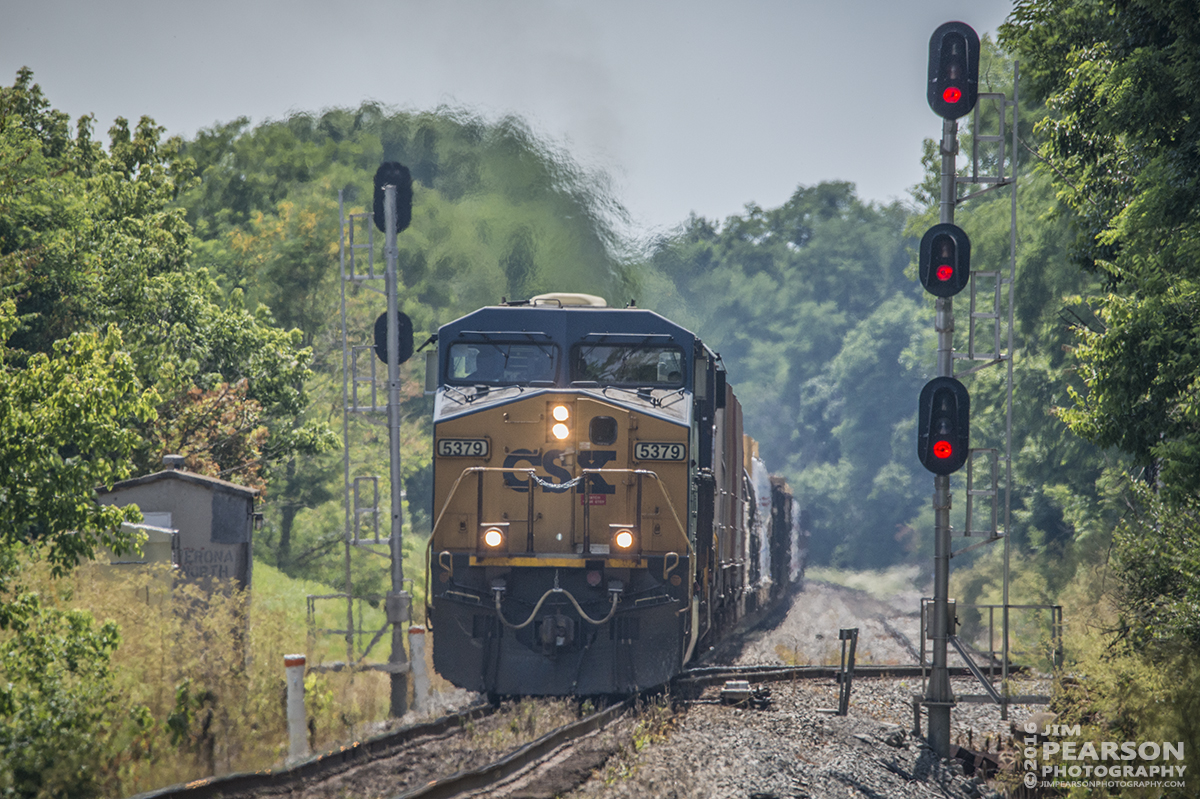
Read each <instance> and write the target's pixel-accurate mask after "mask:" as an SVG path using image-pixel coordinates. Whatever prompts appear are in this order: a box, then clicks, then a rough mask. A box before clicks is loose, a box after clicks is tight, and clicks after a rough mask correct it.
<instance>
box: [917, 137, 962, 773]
mask: <svg viewBox="0 0 1200 799" xmlns="http://www.w3.org/2000/svg"><path fill="white" fill-rule="evenodd" d="M957 155H958V121H957V120H954V119H944V120H943V121H942V198H941V205H940V209H941V214H940V216H941V219H940V220H939V221H941V222H949V223H953V222H954V203H955V200H956V195H957V188H956V186H955V180H956V175H955V158H956V156H957ZM936 314H937V315H936V321H935V329H936V330H937V336H938V349H937V373H938V376H939V377H953V376H954V355H953V353H954V301H953V299H952V298H950V297H939V298H938V299H937V310H936ZM933 519H934V521H933V534H934V545H933V668H932V669H931V670H930V675H929V684H928V686H927V688H926V691H925V707H926V709H927V712H928V714H929V745H930V746H931V747H932V748H933V751H934V752H936V753H937V754H938V756H939V757H943V758H946V757H949V756H950V708H951V707H953V706H954V691H953V690H952V689H951V687H950V672H949V669H948V667H947V636H948V634H949V629H950V603H949V598H950V548H951V540H950V477H949V475H935V476H934V478H933Z"/></svg>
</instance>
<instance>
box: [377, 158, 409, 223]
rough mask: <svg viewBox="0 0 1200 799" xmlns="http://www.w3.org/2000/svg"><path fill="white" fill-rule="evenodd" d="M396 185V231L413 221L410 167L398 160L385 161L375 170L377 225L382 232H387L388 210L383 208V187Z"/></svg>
mask: <svg viewBox="0 0 1200 799" xmlns="http://www.w3.org/2000/svg"><path fill="white" fill-rule="evenodd" d="M384 186H395V187H396V232H397V233H399V232H400V231H402V230H404V229H405V228H406V227H408V224H409V223H410V222H412V203H413V182H412V174H411V173H410V172H409V171H408V167H406V166H405V165H404V164H401V163H397V162H396V161H384V162H383V163H382V164H380V165H379V169H377V170H375V204H374V208H373V210H374V212H375V227H377V228H379V232H380V233H387V230H386V229H385V228H384V220H385V219H386V216H385V214H386V212H385V210H384V208H383V197H384V194H383V187H384Z"/></svg>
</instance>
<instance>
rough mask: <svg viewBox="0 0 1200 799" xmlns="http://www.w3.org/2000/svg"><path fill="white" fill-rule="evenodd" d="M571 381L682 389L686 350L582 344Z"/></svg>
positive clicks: (575, 355)
mask: <svg viewBox="0 0 1200 799" xmlns="http://www.w3.org/2000/svg"><path fill="white" fill-rule="evenodd" d="M571 380H572V381H584V382H596V383H599V384H600V385H602V386H639V387H656V388H679V387H680V386H682V385H683V350H681V349H680V348H679V347H674V346H668V347H655V346H645V345H637V344H635V345H629V344H595V345H587V344H581V345H578V346H577V347H575V349H574V351H573V352H572V357H571Z"/></svg>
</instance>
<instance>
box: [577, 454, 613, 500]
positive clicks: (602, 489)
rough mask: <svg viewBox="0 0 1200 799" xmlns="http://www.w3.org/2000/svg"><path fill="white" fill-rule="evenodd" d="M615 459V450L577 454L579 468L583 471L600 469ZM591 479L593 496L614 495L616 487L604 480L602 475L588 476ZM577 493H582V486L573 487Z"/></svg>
mask: <svg viewBox="0 0 1200 799" xmlns="http://www.w3.org/2000/svg"><path fill="white" fill-rule="evenodd" d="M616 459H617V451H616V450H615V449H593V450H588V451H586V452H580V453H579V466H580V467H581V468H584V469H602V468H604V464H606V463H608V462H609V461H615V460H616ZM588 477H590V478H591V479H592V485H591V491H592V493H593V494H615V493H617V487H616V486H615V485H613V484H612V483H610V482H608V481H607V480H605V479H604V475H602V474H591V475H588ZM575 491H576V492H577V493H580V494H582V493H583V486H582V485H579V486H576V487H575Z"/></svg>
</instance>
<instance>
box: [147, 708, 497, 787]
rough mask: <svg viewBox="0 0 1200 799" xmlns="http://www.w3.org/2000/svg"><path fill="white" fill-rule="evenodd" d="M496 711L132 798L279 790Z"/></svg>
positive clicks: (474, 711) (465, 714) (469, 713)
mask: <svg viewBox="0 0 1200 799" xmlns="http://www.w3.org/2000/svg"><path fill="white" fill-rule="evenodd" d="M495 712H496V707H495V706H493V705H491V704H480V705H473V706H471V707H469V708H467V709H465V710H463V711H461V712H459V713H453V714H450V715H446V716H442V717H441V718H438V719H435V720H434V721H431V722H427V723H425V724H417V725H414V726H411V727H405V728H403V729H400V730H396V731H395V732H390V733H386V734H384V735H380V736H377V737H375V738H370V739H368V740H365V741H356V742H354V743H353V744H350V745H349V746H343V747H339V748H338V749H336V750H334V751H331V752H326V753H325V754H321V755H316V756H314V757H310V758H308V759H306V760H304V761H302V762H300V763H297V764H295V765H292V766H287V767H284V768H278V769H271V770H269V771H256V772H247V773H240V774H228V775H225V776H222V777H209V778H206V779H201V780H195V781H193V782H189V783H185V784H182V785H172V786H170V787H167V788H160V789H158V790H154V791H148V792H146V793H140V794H137V795H136V796H134V797H131V799H233V798H234V797H250V796H257V795H259V794H263V793H266V794H270V793H282V792H284V791H288V790H291V789H293V788H295V787H296V786H299V785H301V784H303V783H306V782H310V781H313V780H321V779H326V778H328V777H331V776H334V775H336V774H339V773H341V772H345V771H348V770H350V769H354V768H360V767H362V766H364V765H366V764H368V763H371V762H373V761H375V760H379V759H381V758H384V757H389V756H391V755H393V754H395V753H396V752H398V751H399V750H401V749H403V748H405V747H407V746H410V745H412V744H413V743H414V742H417V741H420V740H422V739H426V738H436V737H438V736H441V735H445V734H447V733H449V732H452V731H454V730H455V729H457V728H460V727H464V726H466V725H467V724H469V723H471V722H473V721H477V720H479V719H483V718H486V717H488V716H490V715H492V714H493V713H495Z"/></svg>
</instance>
